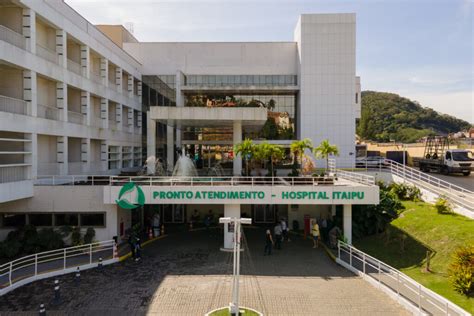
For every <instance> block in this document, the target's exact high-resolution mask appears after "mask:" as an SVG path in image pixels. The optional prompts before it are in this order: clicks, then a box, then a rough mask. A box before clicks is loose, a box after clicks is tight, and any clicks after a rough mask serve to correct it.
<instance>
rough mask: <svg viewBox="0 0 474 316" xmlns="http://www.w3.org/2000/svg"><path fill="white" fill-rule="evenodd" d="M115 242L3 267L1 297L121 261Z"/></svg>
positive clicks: (49, 253)
mask: <svg viewBox="0 0 474 316" xmlns="http://www.w3.org/2000/svg"><path fill="white" fill-rule="evenodd" d="M115 254H116V244H115V241H114V240H108V241H101V242H97V243H92V244H87V245H81V246H75V247H68V248H62V249H57V250H51V251H45V252H40V253H36V254H33V255H29V256H25V257H22V258H19V259H16V260H13V261H10V262H8V263H5V264H3V265H0V295H3V294H5V293H8V292H10V291H11V290H13V289H15V288H18V287H20V286H22V285H25V284H28V283H31V282H33V281H36V280H40V279H44V278H49V277H52V276H56V275H61V274H66V273H70V272H74V271H76V269H77V267H79V268H80V269H81V270H85V269H90V268H93V267H96V266H97V263H98V262H99V261H100V258H102V260H103V262H102V263H103V264H104V265H105V264H110V263H114V262H117V261H118V258H117V257H116V256H115Z"/></svg>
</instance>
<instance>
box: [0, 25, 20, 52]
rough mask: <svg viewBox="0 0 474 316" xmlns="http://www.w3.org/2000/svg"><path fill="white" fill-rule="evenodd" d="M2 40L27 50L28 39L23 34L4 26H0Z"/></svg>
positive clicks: (0, 38)
mask: <svg viewBox="0 0 474 316" xmlns="http://www.w3.org/2000/svg"><path fill="white" fill-rule="evenodd" d="M0 40H2V41H5V42H8V43H10V44H12V45H15V46H16V47H19V48H21V49H25V46H26V39H25V37H24V36H23V35H22V34H20V33H17V32H15V31H13V30H11V29H9V28H8V27H6V26H3V25H0Z"/></svg>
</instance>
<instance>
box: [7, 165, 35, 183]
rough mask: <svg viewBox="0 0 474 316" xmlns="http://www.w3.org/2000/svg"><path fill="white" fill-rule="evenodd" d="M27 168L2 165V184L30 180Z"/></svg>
mask: <svg viewBox="0 0 474 316" xmlns="http://www.w3.org/2000/svg"><path fill="white" fill-rule="evenodd" d="M27 171H28V170H27V166H26V165H24V166H15V165H0V183H7V182H16V181H23V180H27V179H28V172H27Z"/></svg>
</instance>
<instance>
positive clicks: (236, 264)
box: [219, 217, 252, 316]
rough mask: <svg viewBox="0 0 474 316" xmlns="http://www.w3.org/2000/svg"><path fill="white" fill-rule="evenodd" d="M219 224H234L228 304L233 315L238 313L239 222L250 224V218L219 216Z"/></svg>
mask: <svg viewBox="0 0 474 316" xmlns="http://www.w3.org/2000/svg"><path fill="white" fill-rule="evenodd" d="M219 223H221V224H227V225H229V224H231V223H232V224H233V225H234V251H233V252H234V264H233V278H232V302H231V303H230V304H229V310H230V314H231V315H233V316H238V315H239V277H240V237H241V231H240V226H241V224H247V225H249V224H252V219H251V218H237V217H221V218H219Z"/></svg>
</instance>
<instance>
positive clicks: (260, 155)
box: [254, 142, 285, 176]
mask: <svg viewBox="0 0 474 316" xmlns="http://www.w3.org/2000/svg"><path fill="white" fill-rule="evenodd" d="M284 156H285V152H284V151H283V147H281V146H279V145H274V144H269V143H267V142H263V143H261V144H259V145H256V146H255V156H254V157H255V159H256V160H257V161H259V162H262V163H264V164H265V163H266V162H267V161H269V162H270V164H269V165H268V174H269V175H270V176H273V175H274V166H275V163H276V162H277V161H279V160H282V159H283V158H284Z"/></svg>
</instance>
